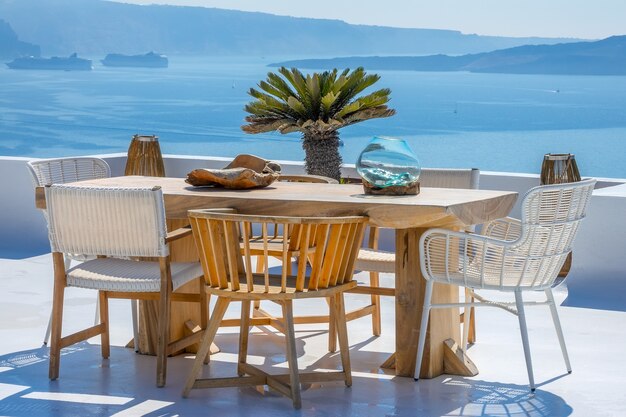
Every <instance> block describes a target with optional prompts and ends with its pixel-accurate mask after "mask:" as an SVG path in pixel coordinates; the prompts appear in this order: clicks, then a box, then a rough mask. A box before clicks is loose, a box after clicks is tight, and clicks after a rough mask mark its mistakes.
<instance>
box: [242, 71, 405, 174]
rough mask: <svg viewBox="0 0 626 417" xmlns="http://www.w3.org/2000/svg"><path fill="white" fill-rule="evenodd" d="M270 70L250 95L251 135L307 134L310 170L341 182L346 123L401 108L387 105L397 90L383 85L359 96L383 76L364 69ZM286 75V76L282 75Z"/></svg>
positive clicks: (305, 142) (304, 140)
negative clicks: (341, 136)
mask: <svg viewBox="0 0 626 417" xmlns="http://www.w3.org/2000/svg"><path fill="white" fill-rule="evenodd" d="M278 73H279V74H280V75H279V74H276V73H271V72H270V73H268V74H267V80H266V81H261V82H260V83H259V85H258V87H259V89H258V90H257V89H255V88H251V89H250V91H249V92H248V94H249V95H250V96H252V97H254V100H253V101H252V102H250V103H249V104H247V105H246V106H245V110H246V112H248V113H249V115H248V116H246V119H245V120H246V122H248V123H249V124H247V125H244V126H242V127H241V128H242V129H243V131H244V132H247V133H263V132H271V131H274V130H278V131H279V132H280V133H290V132H302V148H303V149H304V153H305V170H306V172H307V173H309V174H314V175H324V176H327V177H331V178H335V179H337V180H339V178H340V176H341V171H340V168H341V162H342V161H341V155H340V154H339V134H338V132H337V130H339V129H341V128H342V127H344V126H348V125H351V124H354V123H358V122H361V121H363V120H368V119H375V118H378V117H389V116H392V115H393V114H395V110H393V109H390V108H388V107H387V103H388V102H389V94H390V93H391V90H389V89H388V88H383V89H380V90H377V91H374V92H372V93H370V94H367V95H364V96H361V97H357V95H359V94H360V93H361V92H362V91H363V90H365V89H366V88H368V87H370V86H371V85H373V84H374V83H376V82H377V81H378V80H379V79H380V76H378V75H376V74H369V75H368V74H367V73H366V72H365V70H364V69H363V68H357V69H355V70H354V71H352V72H351V71H350V70H349V69H346V70H344V71H342V72H341V73H340V74H339V73H338V71H337V69H334V70H332V71H324V72H322V73H312V74H307V75H304V74H302V73H301V72H300V71H299V70H297V69H296V68H292V69H287V68H284V67H282V68H279V69H278ZM281 75H282V77H281Z"/></svg>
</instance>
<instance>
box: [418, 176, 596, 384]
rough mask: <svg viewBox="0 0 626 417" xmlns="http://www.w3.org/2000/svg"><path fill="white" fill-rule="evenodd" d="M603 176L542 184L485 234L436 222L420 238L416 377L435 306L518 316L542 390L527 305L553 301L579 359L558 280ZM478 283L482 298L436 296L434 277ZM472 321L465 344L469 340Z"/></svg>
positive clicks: (528, 360) (562, 342)
mask: <svg viewBox="0 0 626 417" xmlns="http://www.w3.org/2000/svg"><path fill="white" fill-rule="evenodd" d="M594 185H595V180H594V179H590V180H586V181H581V182H576V183H568V184H557V185H547V186H540V187H535V188H533V189H531V190H530V191H528V193H527V194H526V196H525V197H524V200H523V201H522V219H521V221H520V220H516V219H511V218H505V219H500V220H496V221H494V222H491V223H489V224H487V225H485V227H484V231H483V234H484V235H476V234H471V233H462V232H453V231H450V230H445V229H431V230H428V231H427V232H426V233H424V234H423V235H422V238H421V239H420V265H421V269H422V274H423V275H424V278H425V279H426V280H427V283H426V288H425V295H424V309H423V313H422V322H421V326H420V335H419V342H418V352H417V359H416V365H415V379H416V380H417V379H418V378H419V372H420V368H421V363H422V357H423V354H424V344H425V340H426V332H427V324H428V316H429V314H430V310H431V309H432V308H453V307H456V308H458V307H465V308H468V307H470V306H495V307H501V308H503V309H505V310H506V311H508V312H510V313H513V314H515V315H517V316H518V319H519V325H520V332H521V336H522V344H523V347H524V355H525V357H526V367H527V370H528V379H529V381H530V388H531V390H532V391H534V390H535V382H534V377H533V370H532V362H531V358H530V347H529V343H528V332H527V328H526V319H525V314H524V305H548V306H549V307H550V311H551V313H552V320H553V322H554V326H555V328H556V332H557V336H558V339H559V344H560V346H561V351H562V353H563V359H564V360H565V365H566V367H567V371H568V372H571V366H570V363H569V358H568V355H567V348H566V346H565V340H564V338H563V331H562V329H561V324H560V321H559V317H558V313H557V309H556V305H555V302H554V297H553V295H552V288H551V285H552V283H553V282H554V280H555V279H556V277H557V275H558V273H559V271H560V269H561V266H562V265H563V262H565V259H566V258H567V255H568V254H569V253H570V251H571V248H572V244H573V241H574V238H575V237H576V233H577V231H578V226H579V223H580V221H581V220H582V219H583V218H584V217H585V212H586V209H587V205H588V203H589V201H590V199H591V194H592V192H593V188H594ZM436 282H438V283H445V284H452V285H458V286H461V287H465V288H469V289H471V292H472V295H473V296H474V297H476V299H477V300H479V301H480V302H477V303H467V302H466V303H463V304H442V305H437V304H431V296H432V289H433V284H434V283H436ZM477 289H490V290H498V291H504V292H512V293H513V294H514V295H515V302H514V303H513V302H510V303H491V302H487V301H486V300H484V299H483V298H482V297H480V296H477V295H476V294H474V292H473V291H474V290H477ZM531 290H543V291H544V292H545V294H546V297H547V300H546V301H545V302H524V301H523V299H522V292H523V291H531ZM467 327H468V326H464V332H463V333H464V335H463V343H462V348H463V349H465V347H466V340H467Z"/></svg>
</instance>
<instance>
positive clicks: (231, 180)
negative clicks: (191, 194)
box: [186, 154, 280, 190]
mask: <svg viewBox="0 0 626 417" xmlns="http://www.w3.org/2000/svg"><path fill="white" fill-rule="evenodd" d="M279 176H280V165H279V164H277V163H275V162H272V161H267V160H265V159H263V158H259V157H258V156H254V155H247V154H242V155H237V157H236V158H235V159H233V161H232V162H231V163H230V164H228V166H226V168H223V169H207V168H201V169H194V170H193V171H191V172H190V173H189V174H187V179H186V181H187V183H189V184H191V185H194V186H206V185H213V186H216V187H224V188H230V189H236V190H244V189H248V188H260V187H267V186H268V185H270V184H271V183H273V182H274V181H276V179H278V177H279Z"/></svg>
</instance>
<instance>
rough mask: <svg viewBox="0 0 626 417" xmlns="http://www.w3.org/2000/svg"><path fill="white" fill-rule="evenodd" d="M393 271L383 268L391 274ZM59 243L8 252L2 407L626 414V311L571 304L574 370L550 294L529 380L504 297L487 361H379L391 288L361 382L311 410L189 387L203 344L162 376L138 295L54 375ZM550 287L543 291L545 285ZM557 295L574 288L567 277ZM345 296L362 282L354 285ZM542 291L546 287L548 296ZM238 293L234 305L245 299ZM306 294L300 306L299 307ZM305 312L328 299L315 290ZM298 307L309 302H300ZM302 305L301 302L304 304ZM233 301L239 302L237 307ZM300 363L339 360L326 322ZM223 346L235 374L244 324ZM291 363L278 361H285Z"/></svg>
mask: <svg viewBox="0 0 626 417" xmlns="http://www.w3.org/2000/svg"><path fill="white" fill-rule="evenodd" d="M392 280H393V277H392V276H384V277H383V282H384V281H387V283H391V282H392ZM51 292H52V267H51V258H50V255H43V256H38V257H34V258H28V259H23V260H7V259H0V415H2V416H61V415H62V416H117V417H121V416H125V417H126V416H200V415H214V416H247V415H254V416H257V417H261V416H277V415H278V416H282V415H285V416H291V415H294V416H360V417H361V416H362V417H366V416H420V417H428V416H507V417H510V416H533V417H535V416H537V417H539V416H570V415H572V416H585V417H591V416H593V417H596V416H623V415H626V391H625V390H624V387H625V386H626V358H625V356H624V352H625V347H624V346H626V326H625V325H624V323H626V312H619V311H609V310H600V309H585V308H576V307H561V308H560V313H561V320H562V324H563V328H564V332H565V337H566V340H567V342H568V347H569V352H570V356H571V361H572V367H573V373H572V374H571V375H568V374H567V373H566V371H565V366H564V364H563V360H562V357H561V353H560V349H559V347H558V342H557V339H556V335H555V333H554V329H553V327H552V321H551V319H550V316H549V312H548V309H547V307H529V308H528V310H527V314H528V324H529V334H530V343H531V350H532V354H533V361H534V369H535V379H536V381H537V383H538V387H537V391H536V392H535V393H534V394H531V393H530V390H529V389H528V385H527V384H528V380H527V375H526V367H525V364H524V356H523V352H522V346H521V342H520V336H519V331H518V323H517V319H516V318H515V317H514V316H512V315H510V314H508V313H505V312H503V311H501V310H498V309H479V310H478V312H477V336H478V341H477V344H476V345H474V346H472V347H471V348H470V350H469V354H470V357H471V358H472V359H473V360H474V362H475V363H476V365H477V366H478V368H479V370H480V373H479V374H478V375H477V376H476V377H473V378H464V377H457V376H446V375H443V376H441V377H438V378H435V379H431V380H420V381H419V382H418V383H416V382H414V381H413V379H412V378H398V377H395V376H393V375H392V374H390V373H386V372H385V371H382V370H381V369H380V368H378V365H379V364H380V363H382V362H383V361H384V360H385V359H386V358H387V357H388V356H389V354H390V353H391V352H392V351H393V347H394V331H393V328H394V327H393V326H394V308H393V300H391V299H384V300H383V335H382V336H381V337H378V338H375V337H372V336H371V328H370V320H369V318H362V319H359V320H356V321H353V322H351V323H349V325H348V326H349V327H348V330H349V337H350V345H351V359H352V368H353V378H354V382H353V386H352V387H351V388H346V387H345V386H344V385H343V384H342V383H340V382H337V383H325V384H323V385H320V384H312V385H305V386H303V392H302V410H300V411H294V410H293V409H292V407H291V402H290V400H289V399H287V398H284V397H282V396H280V395H278V394H275V393H272V392H268V391H267V390H265V391H264V390H255V389H253V388H241V389H237V388H226V389H215V390H201V391H194V392H192V394H191V397H190V398H188V399H183V398H182V397H181V396H180V391H181V388H182V385H183V381H184V380H185V378H186V375H187V373H188V371H189V370H190V369H191V365H192V362H193V361H192V359H193V357H192V356H185V355H181V356H177V357H174V358H170V359H169V361H168V381H167V386H166V387H165V388H156V387H155V383H154V382H155V358H154V357H151V356H144V355H138V354H135V353H134V352H133V350H132V349H126V348H124V347H122V346H123V345H125V344H126V342H128V340H130V338H131V337H132V329H131V320H130V311H129V304H130V303H129V302H127V301H116V302H113V303H112V305H111V321H112V325H111V341H112V344H113V345H114V346H113V348H112V352H111V358H110V359H109V360H102V359H101V357H100V346H99V345H98V342H99V341H98V340H97V339H96V340H93V341H91V342H90V343H82V344H79V345H75V346H74V347H71V348H68V349H65V350H64V354H63V356H62V360H61V376H60V378H59V379H58V380H57V381H52V382H51V381H49V380H48V378H47V370H48V350H47V348H46V347H45V346H44V347H42V339H43V335H44V331H45V326H46V324H47V320H48V315H49V312H50V306H51ZM539 295H542V294H537V296H539ZM555 296H556V298H557V302H559V303H560V302H562V301H563V300H564V299H565V298H566V297H567V291H566V288H565V287H564V286H561V287H560V288H559V289H558V291H557V292H556V294H555ZM346 298H347V304H348V308H349V307H350V306H355V305H357V304H359V303H362V302H363V296H356V295H348V296H347V297H346ZM538 298H539V297H538ZM235 307H236V306H235ZM296 308H297V307H296ZM304 308H305V309H306V310H308V312H311V311H312V310H315V309H317V308H319V309H322V310H323V309H325V305H323V304H318V303H312V304H307V305H305V306H304ZM94 311H95V294H94V293H93V292H91V291H82V290H76V289H72V290H70V291H68V293H67V297H66V310H65V326H66V329H67V330H68V331H71V330H72V328H75V327H76V326H86V325H89V323H90V322H92V321H93V315H94ZM296 311H298V310H296ZM300 311H302V308H301V309H300ZM232 313H234V310H233V312H232ZM297 338H298V356H299V357H298V360H299V363H300V368H301V369H303V368H307V369H309V370H314V369H320V370H322V369H334V368H337V367H339V366H340V360H339V357H338V355H337V354H329V353H328V352H327V350H326V343H327V332H326V328H325V327H324V326H323V325H314V326H301V327H298V328H297ZM216 342H217V344H218V345H219V346H220V347H221V349H222V352H221V353H218V354H216V355H213V356H212V361H211V365H210V366H209V368H210V370H209V369H206V370H205V372H207V373H208V372H210V373H211V374H212V375H224V376H234V375H235V373H234V372H235V365H234V364H235V362H236V349H237V330H236V329H234V328H228V329H222V330H221V331H220V332H219V333H218V336H217V339H216ZM282 342H283V338H282V336H281V335H280V334H276V333H274V332H273V331H272V330H270V329H267V328H254V329H253V336H252V337H251V341H250V361H251V362H252V363H254V364H258V365H262V366H264V367H267V368H269V367H272V368H274V372H276V370H277V369H276V368H285V367H286V359H285V355H284V351H283V343H282ZM278 370H279V371H280V369H278Z"/></svg>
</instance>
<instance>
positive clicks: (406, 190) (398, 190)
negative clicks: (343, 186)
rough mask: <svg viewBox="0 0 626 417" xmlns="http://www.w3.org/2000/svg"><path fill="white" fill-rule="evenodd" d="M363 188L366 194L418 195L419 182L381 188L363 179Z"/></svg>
mask: <svg viewBox="0 0 626 417" xmlns="http://www.w3.org/2000/svg"><path fill="white" fill-rule="evenodd" d="M363 190H364V191H365V194H368V195H418V194H419V193H420V183H419V181H415V182H413V183H410V184H407V185H392V186H390V187H384V188H381V187H376V186H375V185H372V184H370V183H369V182H368V181H366V180H363Z"/></svg>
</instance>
